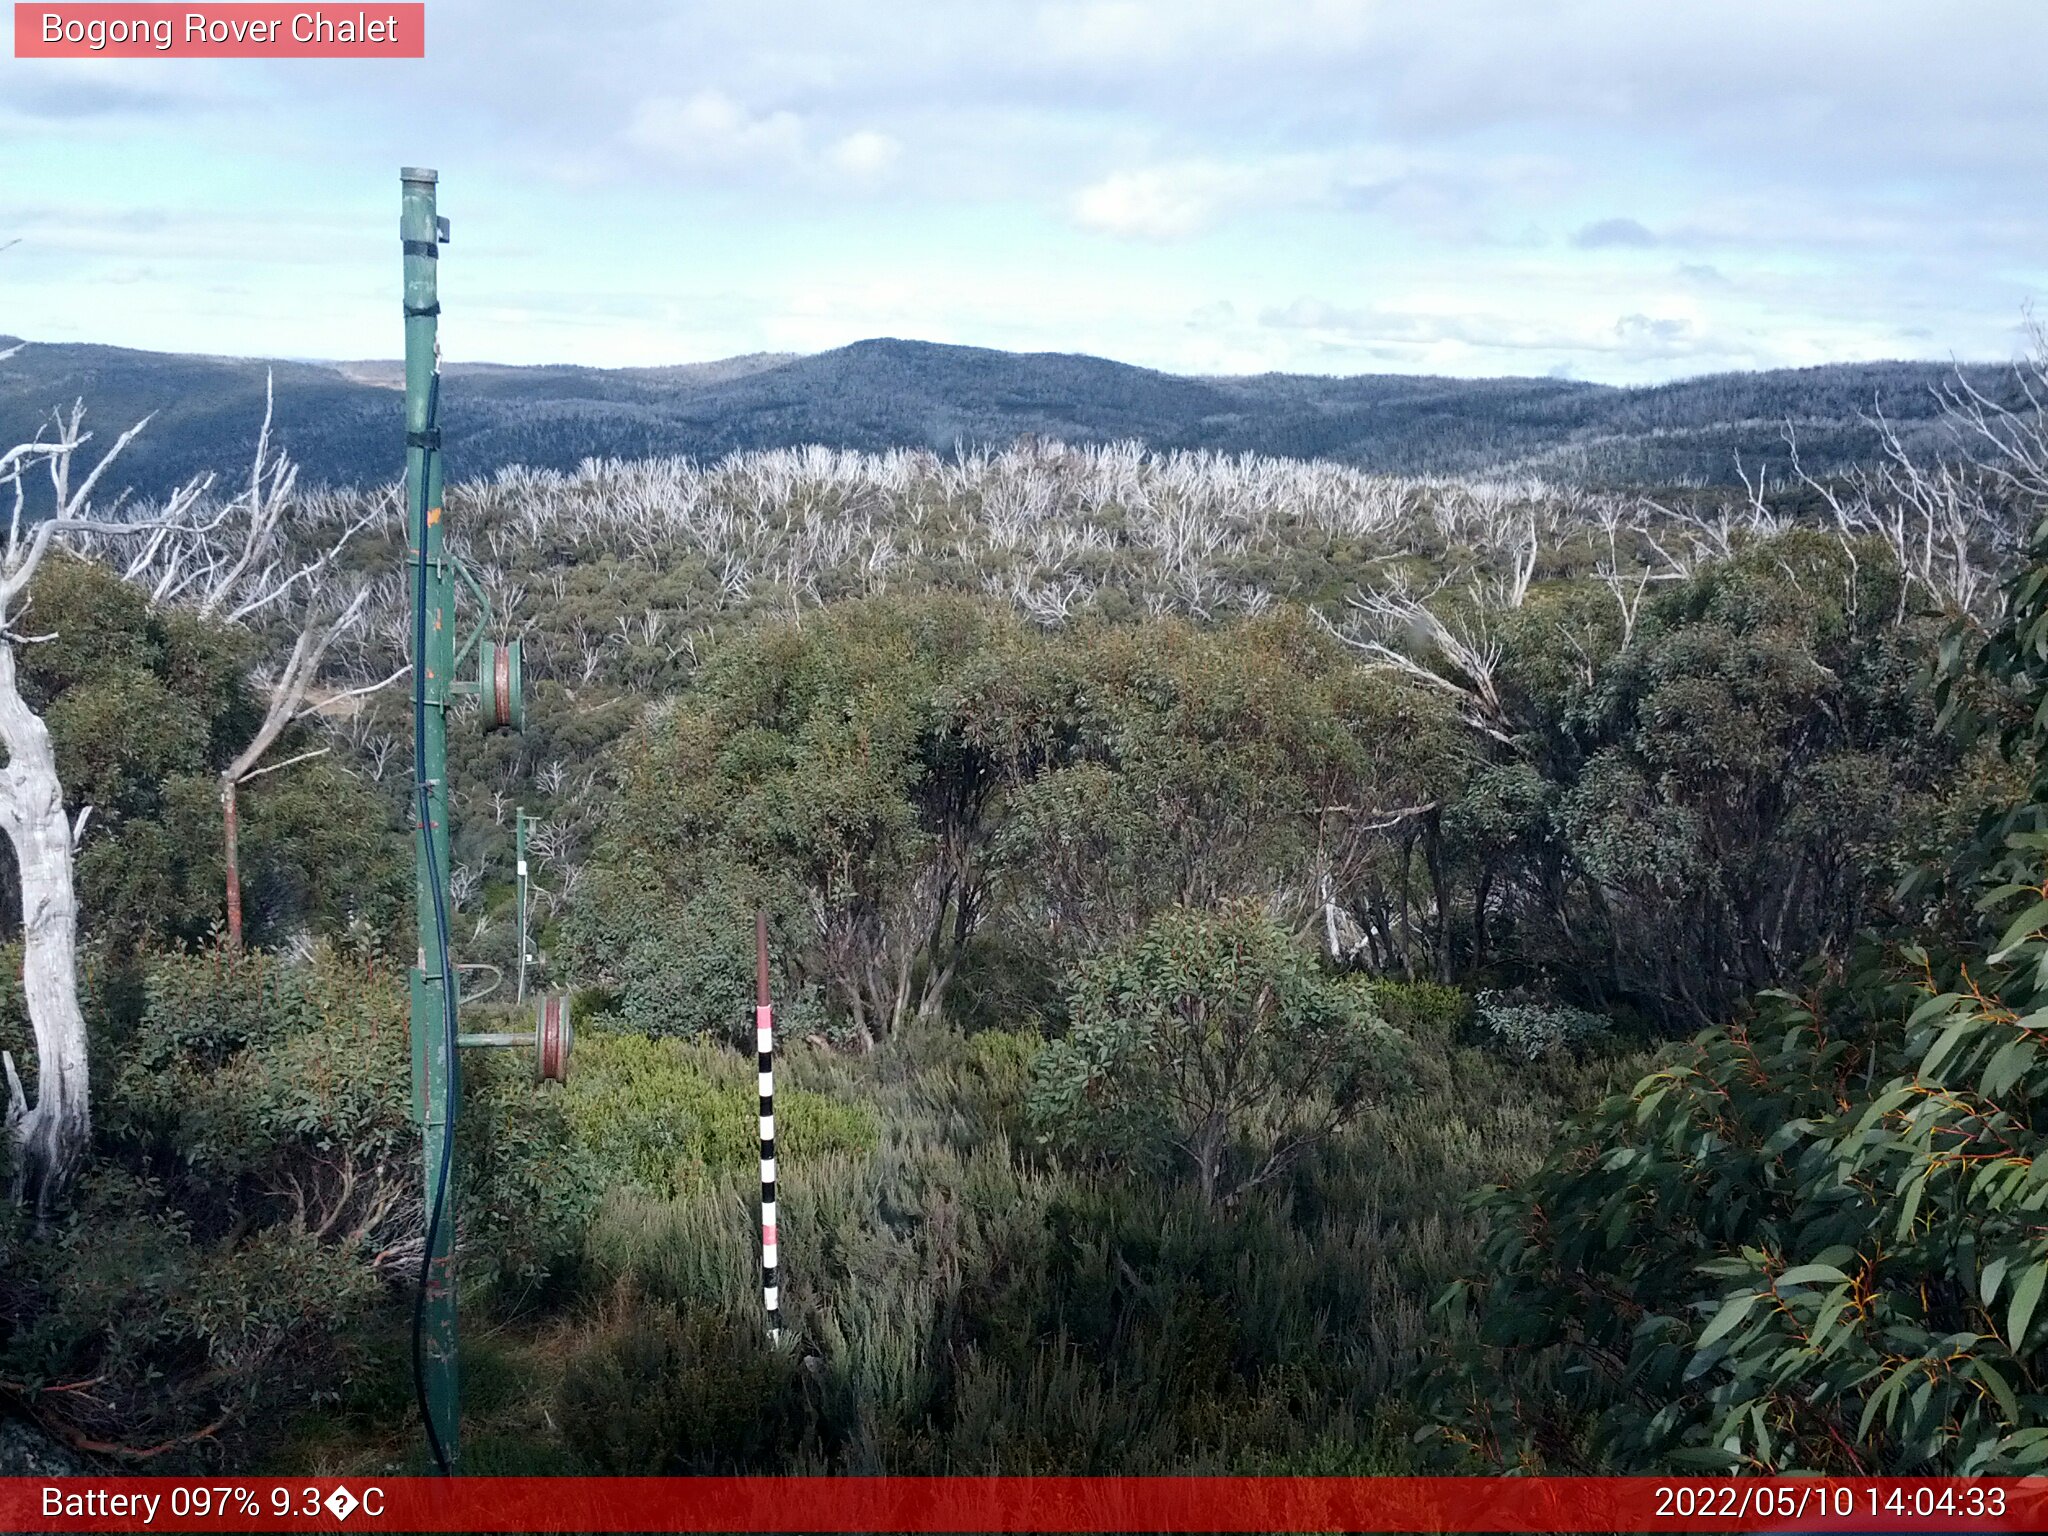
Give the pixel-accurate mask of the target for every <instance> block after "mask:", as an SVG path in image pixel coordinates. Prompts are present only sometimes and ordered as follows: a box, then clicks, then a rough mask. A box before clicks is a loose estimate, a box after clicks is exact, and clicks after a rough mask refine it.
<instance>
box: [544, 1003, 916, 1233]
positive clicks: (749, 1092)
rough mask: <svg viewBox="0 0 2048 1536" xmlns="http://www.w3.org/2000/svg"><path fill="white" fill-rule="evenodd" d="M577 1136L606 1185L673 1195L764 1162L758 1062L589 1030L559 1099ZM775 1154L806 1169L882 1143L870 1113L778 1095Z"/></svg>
mask: <svg viewBox="0 0 2048 1536" xmlns="http://www.w3.org/2000/svg"><path fill="white" fill-rule="evenodd" d="M562 1102H563V1107H564V1112H565V1113H566V1115H567V1117H568V1121H569V1124H570V1125H571V1126H573V1128H574V1130H575V1134H576V1136H577V1137H578V1138H579V1139H580V1140H581V1142H582V1143H583V1144H584V1145H585V1146H586V1147H588V1148H589V1149H590V1151H591V1153H592V1154H593V1155H594V1156H595V1157H596V1159H597V1162H598V1164H599V1165H600V1166H601V1167H602V1168H603V1169H604V1170H605V1175H606V1177H607V1179H608V1180H610V1181H613V1182H617V1181H627V1182H631V1183H633V1184H637V1185H639V1186H640V1187H641V1188H643V1189H646V1190H648V1191H650V1192H652V1193H655V1194H659V1195H673V1194H675V1193H677V1192H678V1191H680V1190H683V1189H686V1188H688V1187H690V1186H692V1185H694V1184H697V1183H701V1182H702V1181H703V1179H704V1178H705V1177H706V1175H709V1174H718V1173H723V1172H726V1171H728V1170H737V1169H750V1168H752V1167H754V1166H755V1163H756V1161H757V1159H758V1158H759V1156H760V1149H761V1138H760V1129H759V1123H758V1117H759V1094H758V1092H757V1087H756V1083H755V1080H754V1070H753V1063H752V1061H751V1060H749V1059H744V1058H741V1057H739V1056H736V1055H734V1054H733V1053H732V1052H731V1051H727V1050H721V1049H718V1048H717V1047H713V1046H696V1045H689V1044H686V1043H684V1042H683V1041H680V1040H649V1039H646V1038H644V1037H642V1036H639V1035H633V1034H625V1033H613V1032H609V1031H598V1030H589V1031H586V1032H585V1034H584V1035H583V1036H582V1037H581V1038H580V1039H579V1040H578V1042H577V1047H576V1066H575V1071H573V1072H572V1073H571V1074H570V1077H569V1081H568V1084H567V1085H566V1092H565V1093H564V1094H563V1096H562ZM775 1134H776V1145H777V1149H778V1151H779V1152H780V1153H781V1154H782V1155H783V1156H786V1157H788V1158H790V1159H792V1160H803V1159H809V1158H814V1157H820V1156H824V1155H826V1154H829V1153H832V1152H838V1151H858V1150H864V1149H866V1148H870V1147H872V1146H874V1144H875V1137H876V1129H875V1119H874V1115H873V1114H872V1112H871V1111H869V1110H868V1109H867V1107H866V1106H865V1105H860V1104H853V1103H847V1102H844V1101H842V1100H838V1099H834V1098H830V1097H828V1096H826V1095H824V1094H818V1093H811V1092H807V1091H805V1090H804V1089H801V1088H796V1087H786V1088H780V1089H779V1090H778V1091H777V1093H776V1096H775Z"/></svg>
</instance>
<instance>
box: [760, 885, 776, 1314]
mask: <svg viewBox="0 0 2048 1536" xmlns="http://www.w3.org/2000/svg"><path fill="white" fill-rule="evenodd" d="M754 1049H755V1050H756V1052H758V1053H759V1057H760V1071H761V1303H762V1305H763V1306H765V1307H766V1308H767V1309H768V1338H769V1341H770V1342H771V1343H775V1344H780V1343H781V1342H782V1308H781V1306H780V1297H779V1296H778V1294H777V1292H778V1287H777V1285H776V1283H775V1269H776V1261H777V1258H778V1256H779V1255H778V1252H777V1245H776V1241H775V1009H774V1006H773V1005H772V1004H770V1002H769V1001H768V914H767V913H766V912H756V913H755V914H754Z"/></svg>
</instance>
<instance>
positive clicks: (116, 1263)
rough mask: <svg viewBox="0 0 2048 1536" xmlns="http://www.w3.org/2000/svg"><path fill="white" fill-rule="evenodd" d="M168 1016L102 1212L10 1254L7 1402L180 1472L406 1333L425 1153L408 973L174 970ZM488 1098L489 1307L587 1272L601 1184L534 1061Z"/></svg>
mask: <svg viewBox="0 0 2048 1536" xmlns="http://www.w3.org/2000/svg"><path fill="white" fill-rule="evenodd" d="M143 1003H144V1005H143V1009H142V1014H141V1017H140V1019H139V1020H138V1021H137V1022H136V1023H135V1024H134V1026H133V1027H132V1029H131V1030H130V1031H129V1032H128V1033H127V1034H126V1035H125V1036H123V1037H122V1038H121V1039H120V1041H119V1051H118V1054H117V1055H114V1056H113V1057H112V1059H110V1060H107V1062H106V1070H105V1072H104V1074H103V1075H104V1081H105V1087H104V1090H103V1092H102V1095H101V1099H100V1102H99V1104H98V1106H97V1107H98V1112H99V1113H98V1118H99V1141H98V1143H97V1146H96V1153H97V1155H96V1158H95V1161H94V1163H93V1164H92V1166H91V1167H90V1169H89V1171H88V1175H87V1177H86V1178H85V1180H84V1182H83V1185H82V1189H81V1194H80V1197H79V1199H78V1202H77V1204H76V1205H75V1207H74V1209H73V1210H72V1211H71V1212H70V1213H69V1215H68V1216H67V1218H66V1220H65V1221H64V1223H63V1224H62V1225H60V1226H58V1227H55V1228H54V1229H52V1230H50V1231H48V1232H40V1233H39V1232H36V1231H33V1230H28V1229H20V1228H17V1229H16V1230H13V1231H12V1232H11V1233H8V1234H5V1235H6V1239H7V1242H8V1245H9V1252H8V1253H7V1254H6V1260H7V1262H6V1263H5V1264H4V1265H0V1270H4V1272H5V1278H4V1279H0V1291H4V1300H5V1301H6V1303H7V1306H6V1308H5V1311H6V1313H7V1316H8V1318H9V1320H10V1323H9V1326H8V1328H7V1331H6V1332H5V1333H4V1334H0V1379H5V1380H9V1381H12V1382H14V1383H17V1384H18V1385H19V1388H20V1391H21V1393H22V1394H23V1395H24V1396H25V1397H26V1399H27V1400H28V1401H29V1402H30V1403H32V1404H33V1405H34V1407H35V1409H36V1411H37V1412H38V1416H39V1417H41V1418H43V1420H44V1421H45V1422H46V1423H48V1424H50V1425H51V1426H52V1427H53V1428H55V1429H57V1430H58V1431H59V1432H60V1433H63V1434H65V1435H67V1436H68V1437H69V1438H72V1439H74V1440H76V1441H78V1442H80V1443H84V1442H87V1441H91V1442H95V1443H98V1444H102V1445H105V1446H109V1447H113V1448H114V1450H113V1451H111V1452H110V1454H118V1453H120V1452H122V1451H134V1450H142V1449H148V1448H149V1447H151V1446H154V1445H159V1444H161V1445H163V1446H164V1447H165V1452H164V1454H166V1455H171V1456H172V1457H173V1461H172V1463H171V1464H173V1465H177V1464H184V1463H190V1462H193V1461H197V1460H203V1459H204V1458H205V1457H206V1456H208V1455H210V1454H213V1455H218V1454H225V1449H224V1448H225V1447H229V1446H242V1445H246V1444H247V1443H248V1442H249V1441H250V1439H252V1438H260V1437H261V1436H262V1435H264V1434H265V1433H267V1432H269V1431H270V1430H272V1429H274V1427H275V1415H276V1411H277V1410H278V1409H280V1408H283V1407H285V1406H287V1405H290V1406H300V1407H302V1406H305V1405H307V1404H311V1403H318V1402H322V1401H327V1400H331V1399H333V1398H335V1397H336V1396H337V1395H339V1394H340V1393H341V1392H342V1391H343V1390H344V1389H345V1387H346V1385H347V1383H348V1381H349V1379H350V1377H351V1375H352V1373H354V1372H355V1371H356V1370H357V1369H358V1368H359V1367H360V1366H361V1364H362V1362H363V1359H364V1355H365V1350H366V1348H367V1343H366V1334H367V1331H368V1330H369V1329H370V1328H371V1327H372V1326H373V1324H374V1325H375V1326H380V1327H383V1328H386V1329H388V1330H390V1331H391V1332H392V1333H394V1335H395V1334H397V1333H401V1332H402V1330H403V1320H402V1317H401V1316H400V1315H398V1314H397V1313H396V1312H395V1311H394V1312H393V1313H391V1314H389V1315H386V1314H385V1308H386V1305H387V1303H388V1302H390V1301H391V1300H392V1299H394V1298H395V1297H396V1296H397V1295H398V1294H400V1293H401V1292H402V1290H403V1289H404V1287H405V1286H407V1285H408V1284H409V1283H410V1281H411V1278H412V1275H413V1272H414V1268H415V1266H416V1264H417V1261H418V1254H419V1245H420V1241H421V1234H422V1229H423V1201H422V1196H421V1178H422V1175H421V1167H420V1151H419V1145H420V1143H419V1132H418V1129H417V1127H416V1126H415V1125H414V1123H413V1121H412V1117H411V1106H410V1104H409V1102H408V1095H409V1092H410V1078H411V1053H410V1048H409V1043H408V1028H407V1017H406V1015H407V999H406V994H405V992H404V990H403V987H402V985H401V984H400V983H399V982H398V981H397V980H396V979H394V978H393V977H392V976H391V975H390V974H389V973H388V972H385V973H384V974H381V975H380V974H375V973H373V972H372V970H371V969H370V967H369V966H367V965H366V964H364V963H363V962H361V961H358V960H352V959H348V958H344V957H342V956H339V955H337V954H335V953H333V952H331V951H329V950H326V949H324V948H322V949H319V950H316V952H315V955H314V957H313V958H312V960H311V961H310V962H307V963H298V962H288V961H284V960H280V959H277V958H275V957H272V956H268V955H265V954H262V953H260V952H245V953H239V954H235V953H226V952H221V951H208V952H204V953H201V954H196V955H159V956H154V957H151V958H150V959H149V961H148V963H147V966H146V968H145V971H144V977H143ZM97 1043H98V1044H101V1045H104V1044H105V1043H106V1042H105V1041H100V1042H97ZM464 1077H465V1085H466V1096H465V1103H464V1111H465V1112H464V1117H463V1130H462V1139H461V1144H460V1148H459V1154H460V1155H459V1165H458V1166H459V1169H460V1174H459V1176H460V1179H461V1188H462V1213H463V1214H462V1223H463V1228H462V1235H463V1240H464V1241H463V1249H462V1254H463V1278H464V1281H465V1283H466V1284H468V1285H470V1286H471V1287H472V1288H473V1290H475V1291H477V1292H479V1293H481V1292H482V1290H483V1288H485V1287H487V1286H491V1285H494V1284H496V1285H506V1284H510V1283H513V1282H531V1281H534V1280H536V1279H539V1278H541V1277H543V1276H544V1275H545V1274H547V1273H548V1272H549V1271H550V1270H551V1269H553V1268H556V1267H558V1266H561V1265H563V1264H564V1263H565V1262H566V1261H567V1260H568V1259H570V1258H572V1257H573V1256H574V1255H575V1254H576V1252H577V1250H578V1248H579V1246H580V1241H581V1237H582V1232H583V1229H584V1227H585V1225H586V1224H587V1220H588V1213H589V1210H590V1208H591V1206H592V1204H593V1203H594V1201H595V1198H596V1194H597V1180H596V1178H595V1175H594V1172H593V1170H592V1167H591V1165H590V1163H589V1160H588V1157H587V1154H585V1153H584V1152H583V1151H582V1149H581V1147H580V1145H579V1144H578V1143H577V1142H576V1140H575V1138H574V1137H573V1136H572V1135H571V1134H570V1132H569V1129H568V1126H567V1123H566V1121H565V1120H564V1119H563V1118H562V1115H561V1108H560V1095H559V1094H558V1093H557V1092H555V1091H553V1090H541V1089H536V1088H535V1087H534V1085H533V1083H532V1081H531V1072H530V1069H528V1068H525V1067H524V1064H520V1065H519V1066H517V1067H515V1065H514V1064H513V1063H510V1062H493V1061H491V1060H489V1059H487V1058H486V1059H483V1060H472V1061H469V1062H466V1063H465V1072H464ZM86 1380H91V1381H92V1382H94V1386H93V1388H92V1390H91V1391H89V1392H86V1391H62V1392H56V1391H51V1390H49V1389H51V1388H56V1387H61V1386H63V1385H64V1384H66V1383H77V1382H80V1381H86Z"/></svg>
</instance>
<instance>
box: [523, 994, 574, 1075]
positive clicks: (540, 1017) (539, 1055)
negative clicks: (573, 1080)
mask: <svg viewBox="0 0 2048 1536" xmlns="http://www.w3.org/2000/svg"><path fill="white" fill-rule="evenodd" d="M575 1039H576V1031H575V1028H574V1026H572V1025H571V1024H570V1022H569V998H568V996H567V994H566V993H561V992H549V993H546V994H545V995H543V996H542V998H541V999H540V1002H539V1005H538V1006H537V1008H536V1009H535V1017H534V1030H533V1040H534V1046H535V1050H534V1073H535V1076H536V1077H538V1078H539V1080H540V1081H541V1082H544V1083H566V1082H567V1081H568V1080H569V1048H570V1046H571V1045H573V1044H574V1043H575Z"/></svg>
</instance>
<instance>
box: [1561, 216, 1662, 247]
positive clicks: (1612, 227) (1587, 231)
mask: <svg viewBox="0 0 2048 1536" xmlns="http://www.w3.org/2000/svg"><path fill="white" fill-rule="evenodd" d="M1656 243H1657V237H1656V236H1655V235H1653V234H1651V233H1650V231H1649V230H1647V229H1645V228H1644V227H1643V226H1642V225H1641V224H1638V223H1637V222H1636V221H1635V220H1634V219H1600V220H1598V221H1596V222H1594V223H1591V224H1582V225H1581V226H1579V228H1578V229H1577V230H1576V231H1574V232H1573V234H1572V244H1573V245H1576V246H1577V247H1578V248H1579V249H1580V250H1582V251H1597V250H1603V249H1605V248H1607V247H1609V246H1637V247H1640V246H1646V245H1655V244H1656Z"/></svg>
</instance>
